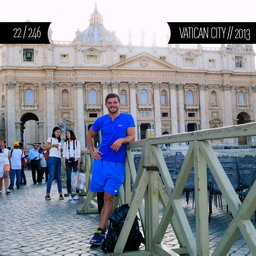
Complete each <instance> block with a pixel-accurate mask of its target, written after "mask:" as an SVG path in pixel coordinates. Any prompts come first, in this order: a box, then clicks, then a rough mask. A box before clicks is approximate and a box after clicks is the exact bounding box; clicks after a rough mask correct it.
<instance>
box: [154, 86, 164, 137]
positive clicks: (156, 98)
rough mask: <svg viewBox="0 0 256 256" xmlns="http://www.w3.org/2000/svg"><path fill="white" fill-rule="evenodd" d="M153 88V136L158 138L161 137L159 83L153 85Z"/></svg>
mask: <svg viewBox="0 0 256 256" xmlns="http://www.w3.org/2000/svg"><path fill="white" fill-rule="evenodd" d="M153 86H154V112H155V136H156V137H158V136H161V134H162V125H161V108H160V93H159V83H154V85H153Z"/></svg>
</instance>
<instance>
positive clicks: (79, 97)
mask: <svg viewBox="0 0 256 256" xmlns="http://www.w3.org/2000/svg"><path fill="white" fill-rule="evenodd" d="M74 86H75V88H76V103H75V104H76V108H75V109H76V118H77V137H78V139H79V142H80V146H81V148H83V149H85V126H84V125H85V122H84V83H82V82H75V83H74Z"/></svg>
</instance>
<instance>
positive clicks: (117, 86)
mask: <svg viewBox="0 0 256 256" xmlns="http://www.w3.org/2000/svg"><path fill="white" fill-rule="evenodd" d="M118 89H119V83H118V82H113V83H112V92H113V93H115V94H117V95H118V94H119V90H118Z"/></svg>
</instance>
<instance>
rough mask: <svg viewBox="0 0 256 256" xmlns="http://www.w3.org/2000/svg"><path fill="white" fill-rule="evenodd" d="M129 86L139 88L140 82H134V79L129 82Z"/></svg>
mask: <svg viewBox="0 0 256 256" xmlns="http://www.w3.org/2000/svg"><path fill="white" fill-rule="evenodd" d="M129 87H130V88H134V89H137V88H138V82H134V81H132V82H129Z"/></svg>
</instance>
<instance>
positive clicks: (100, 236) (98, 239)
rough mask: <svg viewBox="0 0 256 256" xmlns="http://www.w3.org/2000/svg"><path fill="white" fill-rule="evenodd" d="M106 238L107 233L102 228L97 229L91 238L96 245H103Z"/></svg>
mask: <svg viewBox="0 0 256 256" xmlns="http://www.w3.org/2000/svg"><path fill="white" fill-rule="evenodd" d="M104 238H105V233H104V232H103V231H101V230H96V231H95V232H94V236H93V238H92V239H91V240H90V244H92V245H95V246H101V244H102V242H103V240H104Z"/></svg>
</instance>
